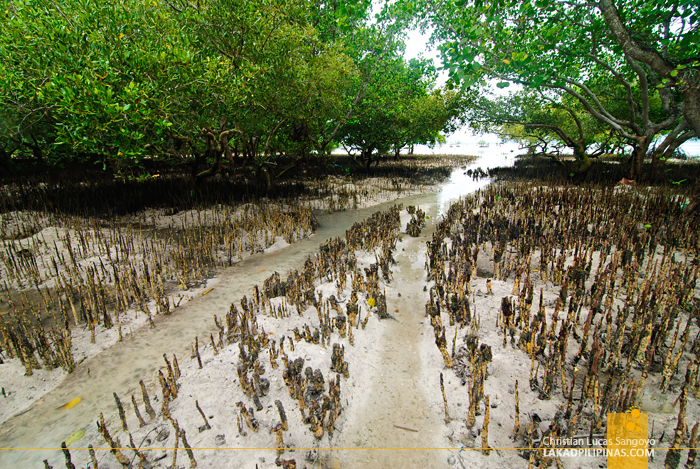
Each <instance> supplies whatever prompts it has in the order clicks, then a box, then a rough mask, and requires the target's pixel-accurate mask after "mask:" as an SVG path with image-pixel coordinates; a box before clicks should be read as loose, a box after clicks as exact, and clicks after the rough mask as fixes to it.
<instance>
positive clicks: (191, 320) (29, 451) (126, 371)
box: [0, 151, 512, 468]
mask: <svg viewBox="0 0 700 469" xmlns="http://www.w3.org/2000/svg"><path fill="white" fill-rule="evenodd" d="M493 153H494V154H493V155H488V156H484V157H482V158H481V159H479V160H478V161H476V162H475V163H473V164H472V165H470V166H469V167H467V168H458V169H456V170H455V171H453V173H452V175H451V178H450V180H449V181H448V182H447V183H445V184H443V185H442V186H441V188H440V190H439V191H438V193H437V194H419V195H414V196H409V197H404V198H401V199H397V200H394V201H391V202H388V203H384V204H381V205H378V206H374V207H370V208H367V209H361V210H347V211H341V212H335V213H332V214H328V213H319V214H317V218H318V221H319V222H320V225H321V226H320V227H319V229H318V230H317V232H316V233H315V234H314V235H313V236H311V237H310V238H308V239H304V240H301V241H299V242H297V243H295V244H293V245H291V246H288V247H285V248H283V249H280V250H278V251H274V252H270V253H265V254H260V255H255V256H251V257H248V258H246V259H244V260H242V261H241V262H239V263H237V264H236V265H234V266H232V267H230V268H228V269H225V270H223V271H222V273H221V275H219V276H217V277H216V278H215V279H212V280H211V281H210V282H211V285H212V286H213V287H214V289H213V290H212V291H211V292H210V293H208V294H207V295H206V296H202V297H198V298H196V299H193V300H191V301H190V302H188V303H186V304H184V305H182V306H181V307H180V308H178V309H176V310H175V312H174V313H173V314H172V315H170V316H159V317H157V318H156V325H157V327H156V328H155V329H148V328H143V329H141V330H139V331H137V332H136V333H135V334H134V337H133V338H130V339H125V340H124V341H123V342H120V343H117V344H116V345H114V346H113V347H111V348H110V349H108V350H107V351H105V352H103V353H101V354H99V355H97V356H95V357H93V358H92V359H90V360H87V361H85V362H84V363H82V364H81V365H79V366H78V367H77V368H76V370H75V371H74V372H73V373H72V374H70V375H68V376H67V377H66V379H65V381H64V382H63V383H62V384H61V385H60V386H58V387H57V388H56V389H54V390H53V391H51V392H50V393H48V394H47V395H45V396H44V397H43V398H42V399H40V400H39V401H37V402H36V403H35V404H34V405H33V406H32V407H31V408H29V409H28V410H27V411H26V412H24V413H23V414H21V415H19V416H15V417H13V418H11V419H9V420H8V421H7V422H5V423H4V424H3V425H2V428H0V448H3V449H0V467H35V468H38V467H42V465H43V464H42V461H43V460H44V459H48V460H49V461H50V462H51V463H52V464H58V463H59V461H62V459H63V456H62V454H61V452H60V450H58V449H56V448H58V447H60V444H61V442H62V441H65V440H66V439H67V438H68V436H69V435H71V434H72V433H73V432H75V431H77V430H80V429H84V430H85V431H86V435H85V439H84V440H83V441H89V439H88V436H89V435H93V434H95V433H96V426H95V421H96V419H97V418H98V416H99V414H100V412H104V413H105V414H106V415H105V416H108V415H109V416H112V414H116V412H115V410H116V409H115V407H116V406H115V403H114V398H113V395H112V393H113V392H117V394H118V395H119V396H120V399H121V401H122V402H123V403H126V402H128V401H130V396H131V394H134V395H136V396H139V401H140V395H141V394H140V393H141V391H140V389H139V385H138V382H139V380H144V382H146V383H151V382H154V381H155V380H156V378H157V373H158V369H159V368H160V367H161V366H162V365H164V361H163V354H164V353H167V354H168V356H169V357H170V358H172V353H175V354H176V355H178V357H179V360H180V362H182V361H183V360H187V359H189V352H190V350H189V344H190V342H191V341H193V340H194V337H195V336H198V337H199V338H200V342H201V343H202V344H205V343H208V342H209V341H208V338H207V337H206V336H207V335H209V333H210V332H213V331H214V330H215V326H214V321H213V315H215V314H216V315H218V316H219V317H222V316H225V314H226V312H227V311H228V310H229V306H230V304H231V303H232V302H234V301H235V302H236V303H238V302H239V300H240V298H241V297H242V296H243V295H250V294H251V291H252V287H253V286H254V285H255V284H258V285H262V283H263V281H264V280H265V279H266V278H267V277H268V276H270V275H271V274H272V273H273V272H274V271H278V272H280V273H281V274H282V273H285V272H287V271H288V270H291V269H298V268H301V267H302V266H303V263H304V261H305V259H306V258H307V256H309V255H312V254H313V253H315V252H316V251H317V249H318V246H319V244H321V243H323V242H324V241H325V240H327V239H332V238H335V237H343V236H344V235H345V230H347V229H349V228H350V227H351V226H352V224H353V223H355V222H358V221H361V220H363V219H365V218H367V217H369V216H370V215H371V214H372V213H374V212H376V211H378V210H385V209H386V208H388V207H390V206H392V205H394V204H399V203H402V204H403V205H404V207H405V206H407V205H424V204H435V205H436V206H437V207H436V208H437V209H438V210H437V212H438V213H439V214H442V213H445V211H446V210H447V208H448V206H449V205H448V204H449V202H450V201H453V200H455V199H458V198H459V197H461V196H464V195H467V194H469V193H472V192H474V191H476V190H477V189H479V188H481V187H484V186H485V185H487V184H488V183H489V179H482V180H479V181H474V180H472V179H471V178H470V177H468V176H466V174H465V172H466V170H467V169H469V168H472V169H475V168H477V167H481V168H483V169H487V168H490V167H494V166H498V165H503V164H508V163H509V161H508V155H504V154H502V153H501V154H498V153H499V152H497V151H494V152H493ZM510 161H511V162H512V157H510ZM433 213H434V212H433ZM205 339H206V340H205ZM98 340H99V337H98ZM0 371H1V368H0ZM153 389H154V388H153V387H150V386H149V393H150V394H151V397H153V395H154V393H153V392H152V390H153ZM76 397H81V398H82V401H81V402H80V403H79V404H78V405H76V406H75V407H73V408H72V409H70V410H63V409H60V407H61V406H62V405H63V404H65V403H67V402H69V401H71V400H72V399H74V398H76ZM157 405H159V403H154V406H157ZM127 418H128V417H127ZM115 429H116V428H115ZM85 444H87V443H85ZM124 444H126V442H122V445H124ZM73 446H74V447H77V446H81V442H79V443H76V444H75V445H73ZM9 448H12V449H9ZM71 453H72V454H73V460H74V461H75V462H76V463H77V462H83V461H87V457H86V456H87V452H86V451H83V450H77V449H75V448H71ZM61 464H62V463H61Z"/></svg>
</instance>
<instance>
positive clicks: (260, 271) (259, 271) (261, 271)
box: [258, 269, 266, 274]
mask: <svg viewBox="0 0 700 469" xmlns="http://www.w3.org/2000/svg"><path fill="white" fill-rule="evenodd" d="M265 270H266V269H263V270H258V273H259V274H262V273H263V272H265Z"/></svg>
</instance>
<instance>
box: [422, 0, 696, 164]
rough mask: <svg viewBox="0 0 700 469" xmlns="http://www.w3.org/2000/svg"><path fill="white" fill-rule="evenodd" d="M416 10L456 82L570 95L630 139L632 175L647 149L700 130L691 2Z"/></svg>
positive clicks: (539, 1)
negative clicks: (492, 83)
mask: <svg viewBox="0 0 700 469" xmlns="http://www.w3.org/2000/svg"><path fill="white" fill-rule="evenodd" d="M416 8H418V9H420V11H421V14H422V16H423V17H424V18H425V20H424V24H425V25H428V24H429V25H432V26H434V27H435V28H436V29H435V31H436V33H435V37H434V39H435V40H436V41H439V42H440V43H441V45H440V50H441V52H442V55H443V58H444V60H445V62H446V64H447V66H446V68H447V69H448V71H449V74H450V77H451V79H452V81H453V82H454V83H461V84H462V85H465V86H473V85H477V84H483V83H485V81H486V79H496V80H498V83H497V86H498V87H499V88H507V87H508V86H509V85H511V84H513V83H515V84H518V85H520V86H522V87H524V88H526V89H529V90H533V91H535V92H542V91H544V92H546V93H547V94H549V99H548V100H547V101H548V102H549V103H550V104H549V105H554V104H556V106H557V107H559V108H562V109H563V108H564V107H566V106H567V105H566V102H565V101H567V100H568V101H569V102H570V101H571V99H575V100H576V101H577V102H578V104H577V106H578V107H579V108H582V109H583V110H584V111H585V113H587V114H588V115H590V116H591V117H592V118H594V119H596V120H597V121H599V122H600V123H602V124H604V125H605V126H607V127H608V128H609V129H610V131H612V132H613V133H614V134H615V135H616V136H617V137H619V138H622V139H624V140H625V141H626V142H628V143H629V144H630V145H632V146H633V148H634V150H633V155H634V158H633V165H632V172H633V175H639V173H640V171H641V163H642V161H643V158H644V157H645V155H646V154H647V153H648V152H649V151H650V149H651V152H652V153H653V156H654V157H655V158H658V159H660V158H662V157H665V156H668V155H669V153H670V152H672V151H673V150H675V149H676V148H677V147H678V145H680V144H681V143H682V142H684V141H686V140H688V139H690V138H695V137H697V136H698V135H700V81H699V80H700V40H699V39H700V31H699V26H700V17H699V13H700V6H698V4H697V2H690V1H686V0H675V1H672V0H667V1H661V2H659V1H656V0H654V1H651V0H618V1H613V0H600V1H593V0H561V1H551V0H534V1H524V2H523V1H514V0H496V1H493V2H483V1H480V0H474V1H471V0H469V1H467V0H459V1H457V2H452V1H437V2H435V1H430V2H428V1H426V2H419V3H418V6H417V7H416ZM569 115H571V113H569ZM535 122H536V120H535V121H533V123H535ZM659 138H661V144H659V145H657V146H656V147H654V148H652V146H653V144H654V142H655V141H658V139H659Z"/></svg>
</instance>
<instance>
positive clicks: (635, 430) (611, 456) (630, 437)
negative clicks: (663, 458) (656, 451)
mask: <svg viewBox="0 0 700 469" xmlns="http://www.w3.org/2000/svg"><path fill="white" fill-rule="evenodd" d="M606 437H607V444H608V452H607V453H608V467H609V468H620V469H622V468H625V469H648V467H649V455H650V454H653V453H651V450H650V449H649V415H648V414H645V413H643V412H641V411H640V410H639V409H637V408H634V407H633V408H631V409H630V410H629V411H627V412H624V413H610V414H608V427H607V432H606Z"/></svg>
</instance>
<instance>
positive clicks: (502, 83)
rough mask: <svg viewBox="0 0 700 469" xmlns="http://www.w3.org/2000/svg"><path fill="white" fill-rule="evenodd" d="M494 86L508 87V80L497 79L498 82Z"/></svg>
mask: <svg viewBox="0 0 700 469" xmlns="http://www.w3.org/2000/svg"><path fill="white" fill-rule="evenodd" d="M496 86H497V87H498V88H508V87H509V86H510V82H509V81H499V82H498V83H496Z"/></svg>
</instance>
